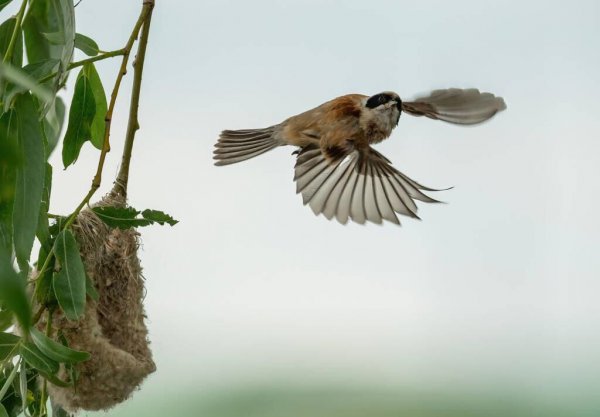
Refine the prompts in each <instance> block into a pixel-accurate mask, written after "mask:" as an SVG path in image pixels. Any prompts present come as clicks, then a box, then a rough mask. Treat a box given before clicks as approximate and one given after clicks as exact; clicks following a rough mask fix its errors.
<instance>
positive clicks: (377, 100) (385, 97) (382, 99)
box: [366, 93, 394, 109]
mask: <svg viewBox="0 0 600 417" xmlns="http://www.w3.org/2000/svg"><path fill="white" fill-rule="evenodd" d="M393 99H394V97H392V96H391V95H389V94H386V93H380V94H375V95H374V96H373V97H369V99H368V100H367V104H366V106H367V107H368V108H370V109H374V108H375V107H377V106H381V105H382V104H385V103H387V102H389V101H391V100H393Z"/></svg>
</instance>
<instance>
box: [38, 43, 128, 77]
mask: <svg viewBox="0 0 600 417" xmlns="http://www.w3.org/2000/svg"><path fill="white" fill-rule="evenodd" d="M124 53H125V48H121V49H117V50H115V51H108V52H104V53H102V54H100V55H96V56H93V57H91V58H86V59H82V60H81V61H75V62H71V63H70V64H69V65H67V71H70V70H72V69H73V68H77V67H81V66H83V65H85V64H88V63H90V62H96V61H102V60H103V59H107V58H113V57H115V56H120V55H123V54H124ZM56 75H58V71H56V72H53V73H52V74H48V75H46V76H45V77H43V78H42V79H40V80H39V81H38V84H43V83H45V82H46V81H48V80H51V79H52V78H54V77H56Z"/></svg>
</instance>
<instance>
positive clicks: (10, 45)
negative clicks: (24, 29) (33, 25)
mask: <svg viewBox="0 0 600 417" xmlns="http://www.w3.org/2000/svg"><path fill="white" fill-rule="evenodd" d="M26 6H27V0H23V3H21V7H20V8H19V11H18V13H17V21H16V22H15V27H14V29H13V32H12V35H11V36H10V42H9V43H8V48H6V54H4V58H3V59H2V62H5V63H6V62H10V60H11V59H12V54H13V51H14V49H15V45H16V43H17V37H18V34H19V31H20V30H21V22H22V21H23V15H24V14H25V7H26Z"/></svg>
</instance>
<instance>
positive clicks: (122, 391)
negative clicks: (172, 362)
mask: <svg viewBox="0 0 600 417" xmlns="http://www.w3.org/2000/svg"><path fill="white" fill-rule="evenodd" d="M96 205H97V206H108V205H110V206H121V207H122V206H125V198H124V197H122V196H120V195H118V194H116V193H110V194H108V195H107V196H105V197H104V198H103V199H102V200H101V201H100V202H99V203H97V204H96ZM73 233H74V235H75V237H76V239H77V242H78V243H79V249H80V252H81V256H82V259H83V262H84V265H85V269H86V272H87V274H88V276H89V278H90V279H91V280H92V282H93V283H94V285H95V287H96V290H97V292H98V294H99V299H98V301H97V302H96V301H94V300H91V299H89V298H88V300H87V304H86V311H85V316H84V317H83V318H82V319H81V320H79V321H77V322H73V321H69V320H67V318H66V317H64V316H63V315H62V314H58V313H57V314H56V315H55V319H54V320H53V323H54V325H55V328H56V330H57V331H60V332H61V333H62V334H63V335H64V336H65V337H66V339H67V341H68V342H69V346H70V347H72V348H73V349H78V350H84V351H87V352H90V353H91V355H92V356H91V359H90V360H88V361H86V362H82V363H80V364H78V365H77V368H76V369H77V372H78V374H79V376H78V379H77V382H76V384H75V387H69V388H62V387H58V386H55V385H52V384H49V387H48V388H49V393H50V396H51V397H52V399H53V401H54V402H56V403H57V404H59V405H61V406H62V407H63V408H64V409H66V410H68V411H72V412H74V411H77V410H79V409H85V410H101V409H108V408H110V407H112V406H114V405H116V404H118V403H120V402H122V401H124V400H126V399H127V398H128V397H129V396H130V395H131V393H132V392H133V391H134V390H135V389H136V388H138V387H139V385H140V384H141V383H142V381H143V380H144V379H145V378H146V377H147V376H148V375H149V374H150V373H152V372H154V371H155V370H156V365H155V364H154V361H153V360H152V352H151V350H150V347H149V341H148V329H147V328H146V325H145V323H144V319H145V318H146V315H145V313H144V306H143V298H144V295H145V290H144V278H143V276H142V269H141V266H140V261H139V258H138V256H137V250H138V248H139V233H138V232H137V231H136V230H135V229H127V230H121V229H111V228H109V227H108V226H106V225H105V224H104V223H103V222H102V221H101V220H100V219H99V218H98V217H97V216H96V215H95V214H94V212H92V211H91V210H89V209H86V210H83V211H82V212H81V213H80V214H79V216H78V218H77V221H76V222H75V223H73ZM60 372H61V373H62V375H61V377H63V378H66V370H64V369H62V370H61V371H60Z"/></svg>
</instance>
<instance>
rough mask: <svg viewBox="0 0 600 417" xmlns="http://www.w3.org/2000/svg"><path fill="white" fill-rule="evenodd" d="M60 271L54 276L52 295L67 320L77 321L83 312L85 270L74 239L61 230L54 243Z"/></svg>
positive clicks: (67, 232) (70, 234)
mask: <svg viewBox="0 0 600 417" xmlns="http://www.w3.org/2000/svg"><path fill="white" fill-rule="evenodd" d="M54 254H55V256H56V259H57V260H58V262H59V263H60V266H61V269H60V271H59V272H58V273H56V274H54V284H53V285H54V294H55V295H56V299H57V300H58V304H59V305H60V307H61V308H62V310H63V311H64V313H65V316H67V318H68V319H69V320H79V319H80V318H82V317H83V314H84V312H85V269H84V267H83V262H82V261H81V256H80V255H79V247H78V246H77V242H76V241H75V237H73V234H72V233H71V232H70V231H69V230H68V229H65V230H63V231H62V232H61V233H60V234H59V235H58V236H57V238H56V242H55V243H54Z"/></svg>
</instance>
